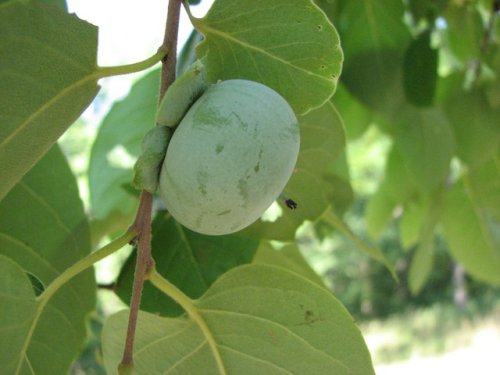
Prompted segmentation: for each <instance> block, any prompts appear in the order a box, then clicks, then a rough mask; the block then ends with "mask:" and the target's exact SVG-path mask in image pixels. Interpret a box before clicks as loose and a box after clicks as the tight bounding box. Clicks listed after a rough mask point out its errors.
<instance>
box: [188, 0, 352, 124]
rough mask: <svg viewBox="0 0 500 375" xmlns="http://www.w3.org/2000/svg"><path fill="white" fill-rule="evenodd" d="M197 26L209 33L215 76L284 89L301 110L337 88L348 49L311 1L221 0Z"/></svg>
mask: <svg viewBox="0 0 500 375" xmlns="http://www.w3.org/2000/svg"><path fill="white" fill-rule="evenodd" d="M193 23H194V25H195V27H196V28H197V29H198V30H199V31H200V32H201V33H203V34H204V35H205V38H206V39H205V41H204V42H203V43H202V44H201V45H200V49H199V56H202V55H205V53H208V55H207V69H208V76H209V79H210V80H211V81H213V82H215V81H217V80H219V79H222V80H225V79H231V78H243V79H249V80H252V81H257V82H261V83H263V84H265V85H266V86H269V87H271V88H273V89H274V90H276V91H277V92H279V93H280V94H281V95H282V96H283V97H284V98H285V99H286V100H287V101H288V102H289V103H290V105H291V106H292V108H293V109H294V110H295V112H296V113H299V114H301V113H305V112H307V111H308V110H310V109H311V108H315V107H319V106H321V105H322V104H323V103H325V102H326V101H327V100H328V99H329V98H330V97H331V96H332V95H333V92H334V91H335V86H336V83H337V80H338V78H339V75H340V70H341V67H342V51H341V48H340V42H339V38H338V35H337V32H336V31H335V28H334V27H333V25H332V24H331V23H330V22H329V21H328V19H327V17H326V16H325V14H324V13H323V12H321V10H320V9H319V8H317V7H316V6H315V5H314V4H313V3H312V2H311V1H310V0H274V1H268V0H217V1H216V2H215V3H214V4H213V6H212V7H211V8H210V11H209V12H208V14H207V15H206V16H205V17H204V18H202V19H194V20H193Z"/></svg>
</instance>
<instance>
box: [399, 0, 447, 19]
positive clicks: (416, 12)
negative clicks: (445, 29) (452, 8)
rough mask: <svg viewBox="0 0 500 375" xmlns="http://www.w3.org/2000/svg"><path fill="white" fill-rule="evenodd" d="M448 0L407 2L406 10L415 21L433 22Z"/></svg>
mask: <svg viewBox="0 0 500 375" xmlns="http://www.w3.org/2000/svg"><path fill="white" fill-rule="evenodd" d="M448 2H449V0H409V1H408V8H409V10H410V12H411V14H412V16H413V18H414V19H415V21H417V22H418V21H419V20H420V19H426V18H427V19H428V20H429V22H431V21H433V20H434V19H435V18H436V17H437V16H438V15H439V14H440V13H441V11H442V10H443V9H445V8H446V7H447V5H448Z"/></svg>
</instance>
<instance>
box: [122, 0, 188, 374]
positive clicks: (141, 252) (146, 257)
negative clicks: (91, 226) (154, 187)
mask: <svg viewBox="0 0 500 375" xmlns="http://www.w3.org/2000/svg"><path fill="white" fill-rule="evenodd" d="M180 11H181V0H169V2H168V13H167V24H166V27H165V36H164V39H163V44H162V46H161V47H160V48H161V49H162V50H166V51H169V53H168V54H167V56H165V57H164V58H163V59H162V62H163V66H162V72H161V78H160V100H161V98H162V97H163V95H164V94H165V92H166V91H167V89H168V87H169V86H170V85H171V84H172V82H173V81H174V80H175V66H176V63H177V53H176V51H177V36H178V30H179V19H180ZM152 203H153V196H152V194H151V193H148V192H147V191H145V190H143V191H142V192H141V198H140V202H139V208H138V209H137V214H136V218H135V221H134V223H133V224H132V227H133V228H134V229H135V230H136V231H137V232H138V233H139V235H138V237H137V242H136V244H137V262H136V266H135V274H134V285H133V289H132V298H131V301H130V315H129V320H128V328H127V337H126V339H125V348H124V351H123V357H122V361H121V363H120V365H119V366H118V371H119V373H120V374H130V373H132V369H133V366H134V361H133V352H134V339H135V331H136V327H137V317H138V315H139V307H140V303H141V296H142V289H143V285H144V280H145V279H146V278H147V275H148V273H149V271H150V270H151V269H153V268H154V260H153V258H152V256H151V214H152Z"/></svg>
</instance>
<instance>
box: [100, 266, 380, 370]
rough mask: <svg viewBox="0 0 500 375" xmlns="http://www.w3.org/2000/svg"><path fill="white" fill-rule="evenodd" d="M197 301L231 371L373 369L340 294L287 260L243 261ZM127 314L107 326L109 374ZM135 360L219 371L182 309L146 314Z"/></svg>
mask: <svg viewBox="0 0 500 375" xmlns="http://www.w3.org/2000/svg"><path fill="white" fill-rule="evenodd" d="M195 308H196V309H197V311H198V312H199V313H200V315H201V316H202V318H203V319H204V320H205V322H206V324H207V326H208V331H209V333H210V334H211V335H212V336H213V338H214V341H215V346H216V348H217V350H218V352H219V353H220V356H221V359H222V364H223V366H224V368H225V371H226V373H227V374H240V375H246V374H282V373H283V374H287V373H295V374H330V373H334V374H339V375H340V374H359V375H365V374H374V371H373V367H372V364H371V360H370V355H369V353H368V350H367V348H366V345H365V343H364V341H363V338H362V336H361V334H360V332H359V330H358V328H357V327H356V326H355V325H354V323H353V319H352V317H351V316H350V315H349V314H348V313H347V311H346V310H345V309H344V307H343V306H342V305H341V304H340V302H338V301H337V299H336V298H335V297H333V295H331V294H330V293H329V292H328V291H327V290H326V289H325V288H323V287H321V286H318V285H316V284H315V283H312V282H310V281H308V280H307V279H306V278H303V277H301V276H298V275H297V274H293V273H290V272H288V271H285V270H284V269H282V268H275V267H270V266H264V265H250V266H242V267H238V268H236V269H234V270H232V271H230V272H228V273H226V274H225V275H224V276H222V277H221V278H220V279H219V280H217V281H216V282H215V283H214V284H213V285H212V286H211V287H210V289H209V290H208V291H207V293H206V294H205V295H203V297H202V298H200V299H199V300H197V301H195ZM127 319H128V313H127V312H126V311H124V312H121V313H118V314H117V315H115V316H113V317H111V318H110V319H109V320H108V322H107V323H106V325H105V328H104V333H103V343H104V357H105V361H106V362H105V363H106V368H107V370H108V373H109V374H110V375H112V374H116V373H117V372H116V368H117V364H118V362H119V361H120V359H121V354H122V350H123V340H124V335H125V331H126V326H127ZM205 334H206V333H205ZM153 358H154V360H152V359H153ZM134 363H135V364H134V371H135V373H136V374H138V375H141V374H148V375H149V374H155V373H171V374H189V373H193V374H195V373H199V371H200V368H202V369H203V373H204V374H207V375H211V374H214V375H215V374H220V372H219V371H218V369H217V366H216V362H215V359H214V355H213V352H212V351H211V350H210V347H209V345H208V343H207V340H206V336H204V335H203V334H202V332H201V331H200V329H199V328H198V327H197V326H196V325H195V323H194V321H193V320H191V319H189V318H188V319H186V318H184V317H183V318H178V319H171V318H170V319H169V318H161V317H158V316H156V315H151V314H147V313H142V314H140V315H139V322H138V332H137V337H136V344H135V355H134Z"/></svg>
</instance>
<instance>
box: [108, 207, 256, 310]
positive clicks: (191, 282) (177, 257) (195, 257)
mask: <svg viewBox="0 0 500 375" xmlns="http://www.w3.org/2000/svg"><path fill="white" fill-rule="evenodd" d="M258 245H259V241H258V240H255V239H250V238H248V237H245V236H242V235H240V234H238V233H236V234H230V235H225V236H206V235H202V234H199V233H195V232H193V231H190V230H189V229H186V228H184V227H183V226H181V225H180V224H179V223H177V222H176V221H175V220H174V219H173V218H172V216H171V215H170V214H168V213H165V212H160V213H159V214H158V215H157V217H156V218H155V220H154V223H153V241H152V252H153V257H154V259H155V262H156V268H157V270H158V272H160V273H161V274H162V275H163V276H164V277H165V278H167V279H168V280H169V281H170V282H172V283H173V284H174V285H176V286H177V287H178V288H179V289H181V290H182V291H183V292H184V293H185V294H187V295H188V296H189V297H191V298H198V297H200V296H201V295H202V294H203V293H204V292H205V291H206V290H207V289H208V287H209V286H210V285H211V284H212V283H213V282H214V281H215V280H216V279H217V278H218V277H219V276H220V275H221V274H223V273H224V272H226V271H228V270H230V269H231V268H233V267H236V266H239V265H241V264H245V263H250V262H251V261H252V259H253V256H254V254H255V252H256V251H257V247H258ZM135 258H136V254H135V252H134V253H132V254H131V256H130V257H129V259H128V260H127V262H126V263H125V265H124V266H123V268H122V271H121V273H120V276H119V278H118V282H117V293H118V295H119V296H120V297H121V298H122V299H123V300H124V301H125V302H127V303H128V302H130V291H131V290H132V282H133V278H134V269H135ZM141 308H142V309H143V310H145V311H149V312H153V313H159V314H161V315H164V316H178V315H180V314H181V313H182V309H181V308H180V306H179V305H177V304H176V303H175V302H174V301H173V300H171V299H170V298H168V297H166V296H163V295H162V293H161V292H160V291H159V290H158V289H156V288H154V287H153V286H152V285H149V284H146V285H145V286H144V292H143V296H142V300H141Z"/></svg>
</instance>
